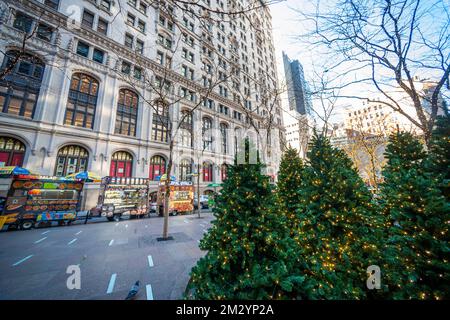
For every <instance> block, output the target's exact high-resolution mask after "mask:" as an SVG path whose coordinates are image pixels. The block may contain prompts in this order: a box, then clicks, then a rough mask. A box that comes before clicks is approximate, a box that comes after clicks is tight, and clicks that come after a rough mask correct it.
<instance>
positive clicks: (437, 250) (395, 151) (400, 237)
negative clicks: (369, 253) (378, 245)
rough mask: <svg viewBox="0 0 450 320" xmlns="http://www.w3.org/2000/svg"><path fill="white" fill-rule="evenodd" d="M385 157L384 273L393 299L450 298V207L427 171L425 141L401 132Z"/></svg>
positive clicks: (432, 176) (434, 179)
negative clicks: (385, 243) (385, 264)
mask: <svg viewBox="0 0 450 320" xmlns="http://www.w3.org/2000/svg"><path fill="white" fill-rule="evenodd" d="M385 155H386V157H387V159H388V162H387V165H386V167H385V168H384V170H383V175H384V179H385V180H384V182H383V183H382V185H381V199H380V200H381V202H382V204H383V211H384V212H385V214H386V215H387V218H388V221H389V222H390V227H389V229H388V234H389V240H388V243H387V246H386V250H385V256H386V257H387V259H388V260H387V262H388V265H387V267H386V268H385V270H384V275H385V279H386V281H387V283H388V285H389V291H388V294H389V297H390V298H393V299H443V298H447V299H448V298H450V264H449V259H450V247H449V240H450V237H449V221H450V206H449V203H447V202H446V200H445V197H443V196H442V193H441V191H440V189H439V179H436V176H435V175H434V174H431V173H429V172H427V170H425V167H426V166H425V161H424V159H425V157H426V154H425V152H424V151H423V148H422V145H421V144H420V142H419V141H418V140H417V139H415V138H414V137H413V136H412V135H411V134H409V133H395V134H393V135H392V136H391V137H390V139H389V143H388V146H387V148H386V152H385Z"/></svg>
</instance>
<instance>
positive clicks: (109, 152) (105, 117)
mask: <svg viewBox="0 0 450 320" xmlns="http://www.w3.org/2000/svg"><path fill="white" fill-rule="evenodd" d="M248 3H249V2H248V1H247V0H239V1H237V0H223V1H221V0H208V1H204V2H202V3H201V5H195V4H193V5H185V4H180V3H179V2H177V1H173V0H167V1H162V0H158V1H155V0H152V1H150V0H149V1H146V0H114V1H113V0H15V1H8V0H0V52H2V53H6V54H5V55H2V56H0V59H1V61H0V63H1V64H2V69H1V70H2V71H5V70H6V71H7V72H5V74H4V75H3V76H2V77H0V166H1V165H20V166H24V167H26V168H29V169H31V170H34V171H36V172H39V173H41V174H43V175H56V176H65V175H67V174H70V173H73V172H78V171H82V170H90V171H93V172H95V173H97V174H99V175H101V176H107V175H112V176H125V177H147V178H150V179H151V180H156V179H157V177H158V176H160V175H161V174H163V173H164V172H165V168H166V163H167V161H168V158H169V153H168V150H169V145H168V138H167V127H166V126H164V125H163V123H162V122H164V121H166V120H167V118H169V119H171V121H179V120H180V118H181V116H182V115H183V114H185V112H186V111H189V110H194V109H195V110H194V111H193V112H192V115H190V116H187V117H185V118H184V122H183V124H182V126H181V128H183V134H182V135H181V136H180V138H179V139H178V140H177V141H176V143H175V145H176V148H175V153H174V154H173V158H174V161H175V163H174V167H173V171H172V174H173V175H174V176H176V178H177V179H178V180H187V179H189V176H191V174H192V173H194V172H195V171H196V168H197V164H199V165H200V167H201V171H200V172H199V174H200V177H201V186H200V187H201V190H202V192H205V193H206V192H210V191H212V190H213V189H212V188H208V184H211V183H212V182H217V183H220V182H222V180H223V179H225V178H226V166H227V165H228V164H231V163H233V159H234V155H235V151H236V150H237V145H238V144H239V143H240V141H242V138H241V136H242V132H243V131H246V130H247V129H248V128H250V127H251V126H250V125H249V123H253V124H255V126H261V127H264V119H266V118H267V114H268V113H269V112H273V113H274V119H275V121H274V122H273V123H275V126H274V128H273V129H272V130H273V132H278V131H282V115H281V109H280V107H279V101H276V106H275V108H272V106H273V105H274V104H272V103H271V101H270V100H269V99H270V97H269V98H268V97H267V95H268V92H270V90H272V89H274V88H277V85H278V83H277V81H278V80H277V76H276V70H275V68H276V64H275V58H274V57H275V54H274V51H275V49H274V46H273V39H272V26H271V15H270V11H269V8H268V6H266V5H264V3H263V2H261V3H262V4H263V5H261V6H259V5H258V6H257V8H255V9H253V10H251V11H249V12H248V13H246V14H241V15H239V16H234V17H233V19H227V18H223V19H222V20H221V19H220V16H221V14H220V12H227V10H234V11H236V10H244V9H245V8H247V5H248ZM252 3H253V1H252ZM202 7H203V8H210V10H209V11H208V10H204V9H202ZM217 12H219V14H216V13H217ZM209 15H216V18H217V17H218V19H215V20H211V23H201V21H200V19H199V17H200V16H201V17H204V18H205V19H208V18H209ZM211 18H214V17H211ZM203 22H205V21H203ZM256 28H257V29H256ZM24 39H26V41H25V46H26V50H25V51H26V53H25V54H24V53H23V51H21V47H22V44H23V40H24ZM16 58H18V59H16ZM14 61H18V63H14ZM9 66H13V67H12V68H9ZM9 69H10V70H9ZM162 77H164V79H163V80H164V81H165V83H167V87H168V91H170V93H169V94H168V99H170V98H171V97H172V98H173V97H176V99H175V101H174V102H172V103H171V104H170V109H169V110H168V111H167V112H168V114H169V115H170V117H167V115H166V114H163V115H162V116H158V115H157V114H155V110H154V108H151V107H150V106H149V103H148V101H154V100H155V99H157V98H158V95H157V94H156V93H155V91H154V90H152V87H151V86H149V85H148V84H149V83H150V82H149V79H151V81H152V83H154V82H155V83H157V82H158V81H160V80H161V78H162ZM212 80H215V81H218V80H220V81H218V82H219V84H218V85H217V86H215V87H214V88H213V89H212V90H211V92H207V91H208V88H210V87H211V86H208V84H209V83H211V81H212ZM153 81H154V82H153ZM205 92H207V93H208V94H207V95H206V94H205ZM200 101H201V106H200V107H199V108H196V106H197V105H198V103H199V102H200ZM269 108H270V109H269ZM209 129H215V132H217V136H214V137H210V138H207V139H205V138H204V137H203V136H202V132H205V131H207V130H209ZM279 137H280V135H278V134H275V135H274V138H273V139H271V141H270V143H271V146H270V150H269V151H270V155H271V157H270V158H269V160H268V161H267V165H268V168H269V169H268V170H269V171H270V172H272V173H274V172H277V171H278V163H279V158H278V157H279V156H280V152H278V150H280V146H279ZM202 140H203V141H202ZM198 141H201V142H202V143H197V142H198ZM199 149H201V150H199ZM269 151H268V152H269ZM199 154H201V160H200V158H199V157H198V156H197V155H199ZM156 184H157V182H156V181H155V182H154V184H153V185H154V186H156Z"/></svg>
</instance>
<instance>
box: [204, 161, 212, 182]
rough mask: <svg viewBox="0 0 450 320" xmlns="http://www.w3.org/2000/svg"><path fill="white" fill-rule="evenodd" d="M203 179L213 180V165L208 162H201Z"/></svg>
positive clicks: (206, 180)
mask: <svg viewBox="0 0 450 320" xmlns="http://www.w3.org/2000/svg"><path fill="white" fill-rule="evenodd" d="M203 181H204V182H212V181H213V165H212V163H209V162H203Z"/></svg>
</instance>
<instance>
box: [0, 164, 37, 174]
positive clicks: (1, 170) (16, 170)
mask: <svg viewBox="0 0 450 320" xmlns="http://www.w3.org/2000/svg"><path fill="white" fill-rule="evenodd" d="M19 174H25V175H27V174H32V173H31V172H30V170H28V169H25V168H22V167H18V166H8V167H0V176H12V175H19Z"/></svg>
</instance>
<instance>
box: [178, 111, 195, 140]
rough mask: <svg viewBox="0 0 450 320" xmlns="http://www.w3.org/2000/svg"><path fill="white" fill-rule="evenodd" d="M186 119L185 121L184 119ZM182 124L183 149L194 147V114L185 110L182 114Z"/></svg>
mask: <svg viewBox="0 0 450 320" xmlns="http://www.w3.org/2000/svg"><path fill="white" fill-rule="evenodd" d="M183 118H184V119H183ZM181 119H182V122H181V123H180V129H181V130H180V132H181V145H182V146H183V147H189V148H191V147H192V131H193V125H194V123H193V121H192V113H191V112H190V111H188V110H183V111H182V112H181Z"/></svg>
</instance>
